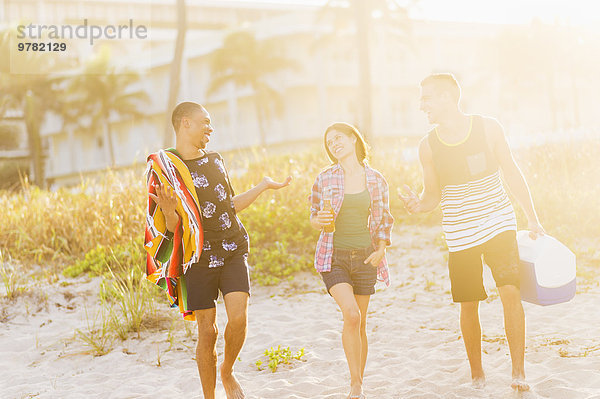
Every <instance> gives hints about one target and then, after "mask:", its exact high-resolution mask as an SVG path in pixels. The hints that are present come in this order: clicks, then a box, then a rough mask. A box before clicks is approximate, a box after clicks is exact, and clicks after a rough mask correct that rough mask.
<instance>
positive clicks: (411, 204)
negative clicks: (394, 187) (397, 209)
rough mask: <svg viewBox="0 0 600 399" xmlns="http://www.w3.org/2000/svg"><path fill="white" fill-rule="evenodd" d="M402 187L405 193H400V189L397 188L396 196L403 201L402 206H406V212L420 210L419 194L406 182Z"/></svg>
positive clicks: (417, 211)
mask: <svg viewBox="0 0 600 399" xmlns="http://www.w3.org/2000/svg"><path fill="white" fill-rule="evenodd" d="M402 188H403V189H404V192H405V194H402V192H401V191H400V189H398V197H399V198H400V199H401V200H402V202H404V208H406V210H407V211H408V213H419V212H420V210H421V199H420V198H419V196H418V195H417V194H416V193H415V192H414V191H413V190H411V188H410V187H409V186H408V185H406V184H405V185H404V186H402Z"/></svg>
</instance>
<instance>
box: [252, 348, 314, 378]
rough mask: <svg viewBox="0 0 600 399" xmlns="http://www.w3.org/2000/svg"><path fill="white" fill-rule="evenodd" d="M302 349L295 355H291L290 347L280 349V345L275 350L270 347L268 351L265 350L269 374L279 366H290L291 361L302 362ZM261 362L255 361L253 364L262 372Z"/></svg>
mask: <svg viewBox="0 0 600 399" xmlns="http://www.w3.org/2000/svg"><path fill="white" fill-rule="evenodd" d="M304 354H305V353H304V348H300V350H299V351H298V352H297V353H296V354H292V350H291V349H290V347H289V346H288V347H286V348H282V347H281V345H278V346H277V349H275V348H273V347H271V348H270V349H267V350H265V353H264V356H265V357H266V358H267V359H266V360H265V361H267V362H268V363H267V365H268V367H269V369H270V370H271V372H273V373H274V372H275V371H277V367H278V366H279V365H280V364H290V362H291V361H292V360H302V357H304ZM263 363H264V362H263V361H262V360H260V359H259V360H257V361H256V362H255V363H254V364H255V365H256V368H257V369H258V370H263V368H262V367H261V366H262V365H263Z"/></svg>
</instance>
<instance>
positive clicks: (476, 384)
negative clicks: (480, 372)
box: [471, 377, 485, 389]
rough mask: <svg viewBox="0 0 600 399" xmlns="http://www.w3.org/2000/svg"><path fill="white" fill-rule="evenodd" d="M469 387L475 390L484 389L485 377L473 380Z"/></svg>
mask: <svg viewBox="0 0 600 399" xmlns="http://www.w3.org/2000/svg"><path fill="white" fill-rule="evenodd" d="M471 386H472V387H473V388H475V389H482V388H483V387H485V377H477V378H473V380H472V381H471Z"/></svg>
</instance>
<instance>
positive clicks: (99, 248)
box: [63, 237, 146, 277]
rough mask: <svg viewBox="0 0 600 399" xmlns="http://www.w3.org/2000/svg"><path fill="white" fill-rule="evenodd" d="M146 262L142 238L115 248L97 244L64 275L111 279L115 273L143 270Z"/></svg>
mask: <svg viewBox="0 0 600 399" xmlns="http://www.w3.org/2000/svg"><path fill="white" fill-rule="evenodd" d="M145 260H146V251H144V248H143V245H142V239H141V237H139V238H136V239H131V240H128V241H127V242H124V243H121V244H116V245H114V246H105V245H100V244H97V245H96V247H95V248H92V249H91V250H90V251H88V252H87V253H86V254H85V256H84V257H83V259H79V260H76V261H75V263H73V264H71V265H69V266H67V267H66V268H65V269H64V270H63V274H64V275H65V276H67V277H79V276H80V275H82V274H84V273H86V274H87V275H88V276H90V277H94V276H101V277H110V276H111V275H113V273H115V272H116V273H117V274H119V273H121V272H123V273H127V272H128V271H129V270H130V269H131V268H132V267H134V268H137V269H138V270H142V266H143V265H144V262H145Z"/></svg>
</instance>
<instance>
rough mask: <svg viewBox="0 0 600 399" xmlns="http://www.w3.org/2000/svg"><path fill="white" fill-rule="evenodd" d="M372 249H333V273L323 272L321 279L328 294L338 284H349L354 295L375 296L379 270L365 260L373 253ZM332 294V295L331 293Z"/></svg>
mask: <svg viewBox="0 0 600 399" xmlns="http://www.w3.org/2000/svg"><path fill="white" fill-rule="evenodd" d="M373 251H374V250H373V248H372V247H367V248H362V249H335V248H334V249H333V258H332V260H331V271H328V272H322V273H321V277H322V278H323V282H324V283H325V286H326V287H327V292H329V290H330V289H331V287H333V286H334V285H336V284H339V283H348V284H350V285H351V286H352V288H353V290H354V295H373V294H374V293H375V283H376V282H377V268H376V267H375V266H373V265H371V263H368V264H366V265H365V259H367V257H368V256H369V255H371V254H372V253H373ZM330 294H331V293H330Z"/></svg>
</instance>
